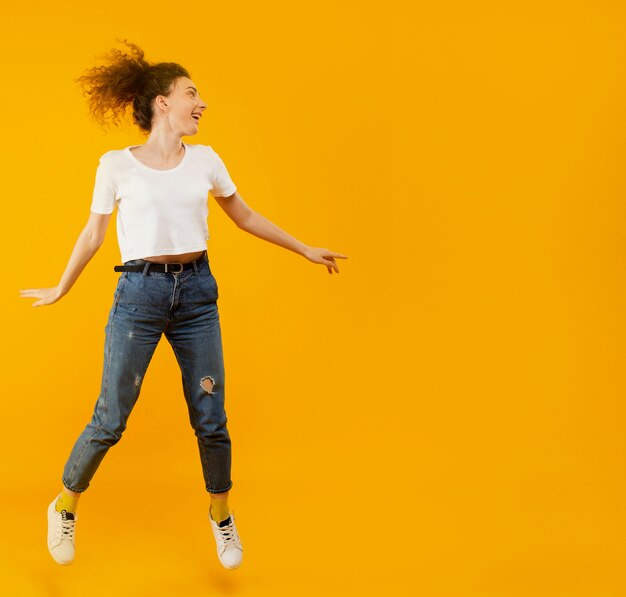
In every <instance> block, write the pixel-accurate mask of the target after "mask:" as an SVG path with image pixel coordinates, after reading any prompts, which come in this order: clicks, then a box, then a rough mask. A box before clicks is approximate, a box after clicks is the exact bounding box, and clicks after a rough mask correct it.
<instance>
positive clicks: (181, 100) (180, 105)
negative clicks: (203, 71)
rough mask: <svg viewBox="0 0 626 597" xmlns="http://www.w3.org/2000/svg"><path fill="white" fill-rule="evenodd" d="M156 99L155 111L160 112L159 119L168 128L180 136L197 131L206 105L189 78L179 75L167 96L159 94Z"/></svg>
mask: <svg viewBox="0 0 626 597" xmlns="http://www.w3.org/2000/svg"><path fill="white" fill-rule="evenodd" d="M156 101H157V111H158V112H159V113H160V114H161V118H160V120H161V121H162V123H163V124H166V125H167V127H168V128H171V129H173V130H176V131H177V133H178V134H180V136H181V137H182V136H185V135H195V134H196V133H197V132H198V125H199V122H200V117H201V116H202V112H204V110H206V108H207V105H206V104H205V103H204V102H203V101H202V100H201V99H200V95H199V94H198V91H197V89H196V86H195V85H194V83H193V81H192V80H191V79H189V78H187V77H179V78H178V79H176V80H175V81H174V88H173V90H172V92H171V93H170V94H169V96H167V97H165V96H163V95H159V96H157V98H156ZM164 111H165V112H164Z"/></svg>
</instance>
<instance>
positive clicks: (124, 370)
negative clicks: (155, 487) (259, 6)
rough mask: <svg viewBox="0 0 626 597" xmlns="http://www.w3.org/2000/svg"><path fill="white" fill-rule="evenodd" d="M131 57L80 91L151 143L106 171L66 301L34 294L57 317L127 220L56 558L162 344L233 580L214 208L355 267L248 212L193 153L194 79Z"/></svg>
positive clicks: (203, 152)
mask: <svg viewBox="0 0 626 597" xmlns="http://www.w3.org/2000/svg"><path fill="white" fill-rule="evenodd" d="M124 42H125V43H126V45H128V47H129V48H130V50H131V52H130V54H126V53H123V52H121V51H119V50H112V51H111V55H110V57H109V58H110V60H109V64H108V65H106V66H99V67H94V68H92V69H90V70H89V71H87V73H86V74H85V75H83V76H82V77H79V79H78V81H79V82H80V83H81V84H82V85H84V90H85V93H86V94H88V95H89V106H90V109H91V111H92V113H93V115H94V116H95V117H96V119H97V120H98V121H99V122H101V123H104V122H105V121H106V116H107V115H112V121H113V122H114V123H115V124H117V123H118V122H119V116H120V115H121V114H123V112H124V110H125V109H126V107H127V105H128V104H132V108H133V118H134V121H135V123H136V124H137V125H138V126H139V128H140V129H141V130H142V131H143V132H144V133H145V134H146V135H148V139H147V141H146V142H145V143H144V144H143V145H136V146H130V147H126V148H124V149H119V150H111V151H108V152H106V153H105V154H103V155H102V156H101V157H100V163H99V165H98V168H97V171H96V180H95V186H94V192H93V198H92V203H91V210H90V215H89V219H88V221H87V224H86V226H85V228H84V229H83V231H82V232H81V233H80V235H79V237H78V240H77V242H76V245H75V247H74V249H73V251H72V254H71V256H70V259H69V262H68V265H67V267H66V269H65V272H64V273H63V275H62V277H61V280H60V282H59V284H58V285H57V286H55V287H54V288H37V289H29V290H21V291H20V292H21V295H22V296H24V297H35V298H38V299H39V300H38V301H36V302H34V303H33V305H32V306H33V307H39V306H42V305H50V304H52V303H55V302H56V301H58V300H59V299H60V298H61V297H63V296H64V295H66V294H67V293H68V292H69V290H70V288H71V287H72V286H73V284H74V283H75V282H76V280H77V278H78V277H79V275H80V273H81V272H82V271H83V269H84V268H85V266H86V265H87V263H88V262H89V261H90V259H91V258H92V257H93V256H94V254H95V253H96V252H97V250H98V249H99V248H100V246H101V245H102V243H103V241H104V238H105V231H106V229H107V226H108V224H109V219H110V217H111V214H112V212H113V210H114V208H115V206H117V208H118V210H117V234H118V243H119V246H120V252H121V256H122V262H123V263H124V265H123V266H115V268H114V269H115V271H119V272H122V273H121V274H120V276H119V278H118V282H117V287H116V289H115V293H114V300H113V305H112V307H111V310H110V313H109V318H108V322H107V324H106V328H105V347H104V366H103V372H102V383H101V389H100V394H99V397H98V399H97V401H96V405H95V408H94V411H93V416H92V418H91V420H90V422H89V423H88V424H87V426H86V427H85V428H84V430H83V432H82V433H81V434H80V436H79V437H78V440H77V441H76V443H75V445H74V448H73V449H72V452H71V454H70V456H69V459H68V460H67V462H66V464H65V468H64V471H63V476H62V482H63V488H62V491H61V493H59V494H58V495H57V496H56V497H55V498H54V500H53V501H52V503H51V504H50V505H49V507H48V549H49V551H50V554H51V555H52V557H53V559H54V560H55V561H56V562H57V563H59V564H64V565H67V564H71V563H72V561H73V560H74V552H75V542H74V537H75V525H76V522H77V520H78V515H77V513H76V510H77V504H78V498H79V496H80V495H81V494H82V493H83V492H84V491H85V490H86V489H87V487H88V486H89V483H90V481H91V479H92V477H93V475H94V474H95V472H96V470H97V468H98V466H99V464H100V462H101V461H102V459H103V458H104V456H105V455H106V453H107V451H108V449H109V448H110V447H111V446H113V445H115V444H116V443H117V442H118V441H119V440H120V438H121V435H122V433H123V431H124V429H125V428H126V423H127V419H128V417H129V415H130V413H131V411H132V409H133V406H134V405H135V402H136V401H137V398H138V396H139V391H140V388H141V384H142V380H143V377H144V375H145V372H146V370H147V367H148V364H149V362H150V359H151V358H152V355H153V353H154V350H155V348H156V346H157V343H158V342H159V340H160V338H161V335H162V334H164V335H165V336H166V338H167V340H168V341H169V343H170V344H171V345H172V348H173V350H174V353H175V356H176V359H177V361H178V364H179V366H180V369H181V372H182V378H183V391H184V395H185V400H186V402H187V406H188V409H189V417H190V422H191V425H192V427H193V429H194V430H195V434H196V436H197V438H198V447H199V452H200V459H201V464H202V471H203V475H204V480H205V484H206V490H207V492H208V493H209V494H210V497H211V501H210V507H209V521H210V524H211V528H212V530H213V535H214V538H215V541H216V546H217V554H218V558H219V560H220V562H221V564H222V565H223V566H224V567H225V568H237V567H238V566H239V565H240V564H241V559H242V545H241V541H240V539H239V535H238V532H237V528H236V526H235V518H234V515H233V513H232V512H231V511H230V510H229V507H228V501H227V500H228V495H229V491H230V489H231V488H232V480H231V478H230V471H231V442H230V437H229V433H228V429H227V427H226V422H227V418H226V412H225V409H224V397H225V396H224V387H225V380H224V364H223V355H222V342H221V333H220V322H219V314H218V308H217V299H218V287H217V283H216V280H215V277H214V276H213V274H212V273H211V268H210V265H209V260H208V255H207V251H206V240H207V239H208V228H207V215H208V206H207V197H208V193H209V192H210V193H211V194H212V195H213V197H214V198H215V200H216V201H217V203H218V204H219V206H220V207H221V208H222V209H223V210H224V211H225V212H226V214H227V215H228V216H229V217H230V218H231V219H232V220H233V221H234V222H235V223H236V224H237V226H239V227H240V228H242V229H243V230H245V231H246V232H249V233H250V234H254V235H255V236H258V237H259V238H262V239H264V240H266V241H269V242H272V243H275V244H277V245H280V246H282V247H284V248H286V249H289V250H291V251H294V252H296V253H299V254H300V255H302V256H304V257H306V258H307V259H308V260H309V261H312V262H313V263H319V264H322V265H325V266H326V267H327V269H328V272H329V273H332V272H333V270H334V271H336V272H339V269H338V268H337V264H336V263H335V258H341V259H345V258H346V256H345V255H341V254H339V253H333V252H331V251H329V250H327V249H323V248H313V247H309V246H307V245H304V244H303V243H301V242H300V241H298V240H297V239H295V238H294V237H292V236H290V235H289V234H287V233H286V232H284V231H283V230H281V229H280V228H278V227H277V226H276V225H274V224H273V223H272V222H270V221H269V220H267V219H266V218H264V217H263V216H261V215H260V214H258V213H257V212H255V211H254V210H252V209H251V208H250V207H248V205H247V204H246V203H245V202H244V201H243V199H242V198H241V196H240V195H239V193H237V187H236V186H235V184H234V183H233V181H232V180H231V178H230V176H229V174H228V171H227V169H226V167H225V165H224V163H223V161H222V160H221V159H220V157H219V156H218V154H217V153H216V152H215V151H214V150H213V149H212V148H211V146H209V145H201V144H196V145H192V144H187V143H184V142H183V141H182V137H184V136H189V135H195V134H196V132H197V131H198V128H199V122H200V118H201V117H202V113H203V112H204V110H205V109H206V107H207V106H206V104H205V103H204V102H203V101H202V100H201V99H200V95H199V93H198V90H197V89H196V86H195V85H194V82H193V81H192V80H191V78H190V76H189V73H188V72H187V71H186V70H185V69H184V68H183V67H182V66H180V65H178V64H176V63H170V62H167V63H157V64H149V63H148V62H146V61H145V60H144V53H143V51H142V50H141V49H140V48H139V47H137V46H136V45H134V44H131V43H128V42H126V40H124Z"/></svg>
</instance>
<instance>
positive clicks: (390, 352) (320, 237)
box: [0, 0, 626, 597]
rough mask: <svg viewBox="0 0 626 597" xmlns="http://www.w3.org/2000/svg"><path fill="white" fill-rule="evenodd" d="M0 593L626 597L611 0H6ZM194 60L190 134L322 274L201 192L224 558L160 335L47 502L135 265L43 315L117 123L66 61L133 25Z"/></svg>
mask: <svg viewBox="0 0 626 597" xmlns="http://www.w3.org/2000/svg"><path fill="white" fill-rule="evenodd" d="M0 33H1V34H2V35H1V36H0V40H1V41H0V44H1V50H2V56H3V61H2V93H1V94H0V114H1V115H2V120H3V143H2V152H3V155H2V164H3V167H4V176H3V198H4V201H3V206H4V209H3V217H2V219H1V221H0V226H1V234H0V242H1V243H2V254H3V260H2V271H3V274H2V276H1V277H0V280H1V284H2V296H3V297H4V298H3V301H4V302H3V315H4V317H3V325H2V327H1V330H2V348H3V352H2V357H3V358H2V363H3V383H2V386H3V391H2V396H3V397H2V406H3V412H2V414H3V416H2V436H1V440H0V442H1V443H0V453H1V454H2V459H1V461H0V462H1V469H0V473H1V474H0V480H1V483H2V486H1V487H0V507H1V508H2V527H1V528H2V530H1V531H0V532H1V534H2V540H1V541H0V562H1V564H0V566H1V570H0V584H1V585H4V586H0V590H1V591H2V593H3V594H6V595H41V596H51V597H57V596H58V597H65V596H68V597H74V596H78V595H90V596H100V595H102V596H105V595H106V596H108V595H124V596H125V595H129V596H133V597H135V596H141V597H143V596H146V597H148V596H161V595H173V594H177V595H185V596H204V595H237V596H248V595H250V596H257V595H258V596H261V595H272V596H279V595H289V596H295V595H297V596H299V595H316V596H317V595H322V594H325V595H393V594H397V595H416V594H418V595H424V596H427V597H430V596H442V597H443V596H445V597H448V596H450V597H452V596H454V597H457V596H458V597H468V596H474V595H476V596H481V597H488V596H492V595H493V596H511V597H518V596H533V597H537V596H540V597H543V596H550V597H552V596H568V597H575V596H592V597H604V596H611V597H612V596H621V595H624V594H626V579H625V578H624V575H623V570H624V558H625V556H626V547H625V545H626V541H625V539H624V536H625V534H626V508H625V505H624V504H625V498H626V484H625V482H624V461H625V459H626V440H625V439H624V438H625V437H626V435H625V434H624V431H623V430H624V415H625V414H626V413H625V408H624V406H623V396H624V389H625V379H624V375H623V366H622V359H623V357H624V354H625V345H624V338H625V332H626V318H625V313H626V311H625V309H624V299H623V297H624V293H625V291H626V282H625V280H626V277H625V276H624V251H625V249H626V246H625V245H626V234H625V233H624V224H625V216H626V213H625V211H626V210H625V208H624V192H625V191H626V176H625V174H624V172H625V170H624V168H623V160H624V151H625V149H626V141H625V140H624V139H625V136H626V135H625V134H626V117H625V115H626V110H625V107H626V101H625V100H626V59H625V56H626V52H625V48H624V39H625V34H626V6H625V5H624V4H623V3H620V2H615V1H608V0H600V1H598V0H596V1H594V2H591V1H587V2H582V1H572V0H570V1H545V0H544V1H541V2H538V1H525V2H521V1H520V2H499V1H491V2H489V1H486V0H476V1H474V2H452V1H441V2H420V1H417V2H397V1H393V0H392V1H391V2H384V3H373V2H356V1H350V2H339V3H335V2H329V1H326V0H323V1H318V2H314V3H304V4H301V3H300V4H298V3H295V4H294V3H292V2H275V1H268V2H262V3H261V2H237V1H232V2H223V3H217V2H203V3H200V4H181V3H171V2H159V1H155V2H143V3H136V2H135V3H131V2H119V1H117V0H115V1H109V2H104V3H97V4H83V3H79V2H60V3H52V4H51V3H49V2H42V1H41V0H36V1H35V2H30V3H27V4H23V5H11V6H10V7H5V14H4V22H3V25H2V31H0ZM124 37H126V38H128V39H129V40H130V41H132V42H134V43H136V44H138V45H139V46H141V47H142V48H143V49H144V50H145V52H146V58H147V59H148V60H149V61H151V62H155V61H174V62H179V63H181V64H182V65H183V66H185V67H186V68H187V69H188V70H189V71H190V73H191V76H192V79H193V80H194V81H195V83H196V84H197V86H198V88H199V90H200V93H201V95H202V96H203V97H204V99H205V100H206V101H207V102H208V106H209V107H208V110H207V111H206V112H205V116H204V118H203V121H202V123H201V125H200V130H199V133H198V134H197V135H196V136H194V137H186V138H185V141H186V142H188V143H194V142H198V143H208V144H210V145H212V146H213V147H214V148H215V149H216V151H218V153H219V154H220V155H221V157H222V158H223V159H224V161H225V163H226V165H227V167H228V169H229V172H230V174H231V176H232V178H233V180H234V181H235V183H236V184H237V185H238V190H239V192H240V194H241V195H242V196H243V197H244V199H245V200H246V201H247V202H248V203H249V205H250V206H251V207H253V208H254V209H256V210H257V211H259V212H260V213H261V214H263V215H265V216H266V217H268V218H269V219H270V220H272V221H274V222H275V223H276V224H278V225H279V226H281V227H282V228H283V229H285V230H286V231H287V232H289V233H291V234H293V235H294V236H296V237H297V238H299V239H300V240H302V241H303V242H305V243H307V244H311V245H314V246H322V247H327V248H329V249H331V250H334V251H338V252H341V253H344V254H347V255H348V256H349V259H348V260H345V261H341V260H340V261H339V268H340V271H341V273H340V274H338V275H337V274H333V275H332V276H331V275H328V273H327V272H326V269H325V268H324V267H323V266H320V265H315V264H312V263H310V262H308V261H307V260H305V259H303V258H301V257H299V256H298V255H296V254H294V253H291V252H289V251H286V250H283V249H281V248H279V247H277V246H275V245H272V244H270V243H266V242H264V241H262V240H260V239H257V238H255V237H253V236H251V235H248V234H246V233H245V232H242V231H240V230H238V229H237V228H236V227H235V226H234V225H233V224H232V222H230V221H229V220H228V218H227V217H226V216H225V214H224V213H223V212H221V210H220V209H219V208H218V206H217V204H216V202H215V201H214V200H213V199H212V198H209V209H210V215H209V229H210V232H211V239H210V241H209V245H208V246H209V255H210V259H211V265H212V268H213V271H214V273H215V276H216V278H217V280H218V283H219V286H220V300H219V308H220V314H221V321H222V331H223V335H224V351H225V359H226V374H227V386H228V393H227V398H226V409H227V413H228V417H229V429H230V432H231V437H232V440H233V471H232V478H233V482H234V486H233V489H232V492H231V499H230V504H231V507H232V508H234V509H235V513H236V515H237V520H238V528H239V531H240V535H241V537H242V542H243V545H244V548H245V555H244V562H243V565H242V567H241V568H240V569H238V570H236V571H228V570H224V569H223V568H221V566H220V564H219V562H218V561H217V557H216V554H215V547H214V543H213V537H212V535H211V531H210V527H209V523H208V520H207V509H208V504H209V498H208V495H207V494H206V492H205V490H204V484H203V481H202V477H201V468H200V462H199V457H198V453H197V446H196V443H195V437H194V435H193V432H192V430H191V427H190V426H189V423H188V419H187V412H186V407H185V403H184V399H183V394H182V388H181V382H180V372H179V370H178V368H177V365H176V362H175V359H174V357H173V354H172V352H171V349H170V347H169V345H168V344H167V342H166V341H165V340H164V339H163V340H162V342H161V344H160V345H159V347H158V348H157V352H156V354H155V357H154V359H153V361H152V363H151V365H150V368H149V369H148V372H147V375H146V378H145V381H144V385H143V388H142V392H141V396H140V399H139V402H138V404H137V406H136V408H135V410H134V411H133V414H132V415H131V418H130V420H129V426H128V429H127V431H126V432H125V434H124V437H123V438H122V440H121V442H120V443H119V444H118V445H117V446H115V447H114V448H112V449H111V451H110V452H109V454H108V456H107V457H106V459H105V460H104V462H103V463H102V465H101V467H100V469H99V470H98V472H97V473H96V476H95V477H94V480H93V482H92V485H91V486H90V488H89V490H88V491H87V492H86V493H85V495H84V496H83V497H82V498H81V502H80V506H79V514H80V517H81V520H80V523H79V525H78V527H77V534H76V536H77V556H76V560H75V562H74V564H73V565H72V566H71V567H60V566H58V565H56V564H55V563H54V562H53V561H52V559H51V558H50V556H49V554H48V552H47V549H46V543H45V534H46V527H45V524H46V522H45V520H46V518H45V510H46V507H47V505H48V504H49V503H50V501H51V500H52V499H53V497H54V495H55V494H56V492H57V491H58V490H60V479H61V473H62V468H63V465H64V463H65V460H66V458H67V457H68V455H69V452H70V450H71V448H72V446H73V443H74V441H75V440H76V438H77V437H78V434H79V433H80V431H81V430H82V428H83V427H84V425H85V424H86V423H87V421H88V420H89V417H90V416H91V412H92V409H93V405H94V403H95V400H96V398H97V395H98V390H99V383H100V376H101V365H102V348H103V342H104V326H105V324H106V320H107V316H108V309H109V308H110V305H111V301H112V297H113V291H114V288H115V283H116V277H117V274H115V273H114V272H113V269H112V266H113V265H114V264H116V263H118V262H119V251H118V248H117V243H116V237H115V224H114V222H113V221H112V223H111V227H110V229H109V232H108V235H107V239H106V242H105V244H104V245H103V247H102V249H101V250H100V251H99V253H98V254H97V255H96V257H95V258H94V259H93V260H92V262H91V263H90V264H89V265H88V266H87V268H86V270H85V271H84V273H83V274H82V276H81V277H80V279H79V280H78V282H77V283H76V285H75V286H74V288H73V289H72V290H71V292H70V293H69V294H68V295H67V296H66V297H64V298H63V299H62V300H61V301H60V302H58V303H56V304H54V305H51V306H47V307H41V308H38V309H32V308H31V307H30V304H32V302H34V301H33V300H32V299H23V298H20V296H19V293H18V289H20V288H35V287H46V286H53V285H55V284H56V283H57V282H58V280H59V278H60V276H61V274H62V272H63V270H64V268H65V265H66V263H67V259H68V258H69V255H70V253H71V250H72V247H73V246H74V242H75V240H76V237H77V235H78V233H79V232H80V230H81V228H82V227H83V225H84V223H85V222H86V220H87V217H88V211H89V206H90V202H91V193H92V190H93V182H94V175H95V169H96V166H97V160H98V157H99V156H100V155H101V154H102V153H104V152H105V151H107V150H109V149H116V148H122V147H125V146H127V145H131V144H139V143H141V142H143V137H142V136H141V134H140V133H139V132H138V130H137V129H136V128H135V127H134V126H133V125H132V124H130V121H129V123H128V124H127V125H126V126H125V127H124V128H122V129H120V130H118V131H115V130H112V131H110V132H106V133H105V132H104V131H102V130H101V129H100V128H99V127H98V125H96V124H95V123H94V122H93V121H92V120H91V119H90V117H89V115H88V113H87V107H86V101H85V99H84V98H83V97H82V96H81V94H80V91H79V88H78V86H77V85H76V84H75V83H74V82H73V79H74V78H75V77H77V76H78V75H80V74H81V73H82V72H83V70H84V69H86V68H88V67H89V66H91V65H92V64H95V63H96V61H97V56H98V55H100V54H102V53H104V52H105V51H107V50H108V49H109V48H112V47H118V48H120V47H123V46H121V45H120V44H118V43H116V39H117V38H124Z"/></svg>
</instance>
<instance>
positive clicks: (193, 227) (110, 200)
mask: <svg viewBox="0 0 626 597" xmlns="http://www.w3.org/2000/svg"><path fill="white" fill-rule="evenodd" d="M183 146H184V147H185V153H184V156H183V159H182V161H181V162H180V163H179V164H178V165H177V166H175V167H174V168H169V169H167V170H157V169H155V168H150V167H148V166H146V165H144V164H143V163H142V162H140V161H139V159H138V158H136V157H135V156H134V154H133V153H132V152H131V151H130V148H131V147H137V146H129V147H125V148H124V149H113V150H111V151H107V152H106V153H105V154H103V155H102V156H100V163H99V165H98V169H97V170H96V182H95V186H94V190H93V200H92V203H91V211H93V212H95V213H99V214H110V213H112V212H113V209H114V207H115V206H116V205H117V240H118V244H119V246H120V252H121V255H122V262H126V261H130V260H132V259H142V258H144V257H149V256H151V255H178V254H180V253H190V252H192V251H204V250H205V249H206V241H207V239H208V238H209V229H208V225H207V218H208V215H209V205H208V193H209V192H210V193H211V195H213V197H228V196H229V195H232V194H233V193H234V192H235V191H236V190H237V187H236V186H235V184H234V183H233V181H232V180H231V178H230V175H229V174H228V171H227V170H226V166H225V165H224V162H223V161H222V159H221V158H220V156H219V155H217V153H216V152H215V150H214V149H213V148H212V147H211V146H210V145H200V144H196V145H189V144H187V143H183Z"/></svg>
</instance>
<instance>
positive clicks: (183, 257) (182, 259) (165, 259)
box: [142, 251, 204, 263]
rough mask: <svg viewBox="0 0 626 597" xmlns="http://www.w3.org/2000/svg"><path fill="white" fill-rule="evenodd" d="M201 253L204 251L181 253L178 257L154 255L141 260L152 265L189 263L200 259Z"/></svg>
mask: <svg viewBox="0 0 626 597" xmlns="http://www.w3.org/2000/svg"><path fill="white" fill-rule="evenodd" d="M202 253H204V251H195V252H193V253H181V254H180V255H154V256H152V257H142V259H143V260H144V261H151V262H152V263H189V262H191V261H193V260H194V259H198V257H201V256H202Z"/></svg>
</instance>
